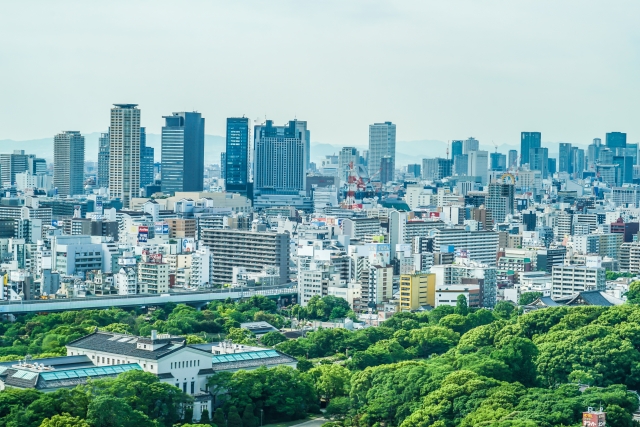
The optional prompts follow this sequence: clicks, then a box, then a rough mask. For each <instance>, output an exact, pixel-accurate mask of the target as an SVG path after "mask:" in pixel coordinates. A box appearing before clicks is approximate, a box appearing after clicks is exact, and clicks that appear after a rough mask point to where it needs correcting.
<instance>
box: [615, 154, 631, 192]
mask: <svg viewBox="0 0 640 427" xmlns="http://www.w3.org/2000/svg"><path fill="white" fill-rule="evenodd" d="M613 164H614V165H617V166H618V173H619V179H617V180H616V182H617V183H618V185H622V184H633V166H634V164H633V157H631V156H613Z"/></svg>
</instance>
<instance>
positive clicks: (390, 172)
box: [380, 155, 395, 184]
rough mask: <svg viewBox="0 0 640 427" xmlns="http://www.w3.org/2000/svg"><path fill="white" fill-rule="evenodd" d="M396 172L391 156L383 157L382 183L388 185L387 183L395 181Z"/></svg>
mask: <svg viewBox="0 0 640 427" xmlns="http://www.w3.org/2000/svg"><path fill="white" fill-rule="evenodd" d="M394 172H395V169H394V166H393V159H392V158H391V156H389V155H386V156H382V159H380V182H381V183H383V184H386V183H387V182H390V181H393V178H394V175H395V174H394Z"/></svg>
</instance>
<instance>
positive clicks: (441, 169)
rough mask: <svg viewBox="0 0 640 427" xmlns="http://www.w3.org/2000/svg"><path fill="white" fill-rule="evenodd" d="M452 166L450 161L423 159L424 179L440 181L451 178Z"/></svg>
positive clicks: (438, 158)
mask: <svg viewBox="0 0 640 427" xmlns="http://www.w3.org/2000/svg"><path fill="white" fill-rule="evenodd" d="M452 166H453V162H452V161H451V160H449V159H443V158H440V157H437V158H435V159H422V179H429V180H439V179H442V178H446V177H448V176H451V172H452V170H451V169H452Z"/></svg>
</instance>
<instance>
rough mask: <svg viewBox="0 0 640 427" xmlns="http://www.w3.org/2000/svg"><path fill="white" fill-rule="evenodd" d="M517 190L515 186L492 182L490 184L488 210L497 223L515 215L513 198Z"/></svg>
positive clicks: (487, 199)
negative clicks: (510, 215)
mask: <svg viewBox="0 0 640 427" xmlns="http://www.w3.org/2000/svg"><path fill="white" fill-rule="evenodd" d="M514 194H515V188H514V185H513V184H502V183H500V182H492V183H490V184H489V195H488V196H487V198H486V207H487V210H490V211H491V214H492V218H493V219H494V220H495V221H496V222H504V220H505V217H506V216H507V215H509V214H512V213H513V198H514Z"/></svg>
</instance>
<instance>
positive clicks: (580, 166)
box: [571, 147, 584, 179]
mask: <svg viewBox="0 0 640 427" xmlns="http://www.w3.org/2000/svg"><path fill="white" fill-rule="evenodd" d="M571 167H572V176H573V178H574V179H582V172H584V150H583V149H582V148H578V147H571Z"/></svg>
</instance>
